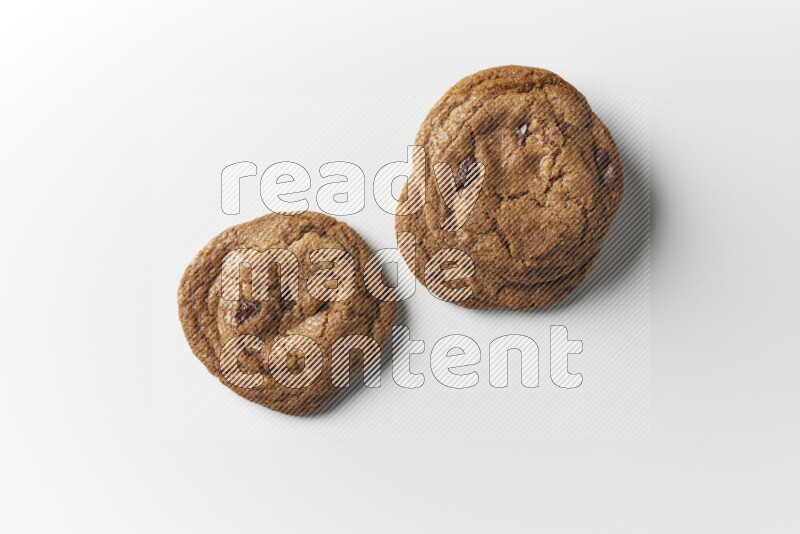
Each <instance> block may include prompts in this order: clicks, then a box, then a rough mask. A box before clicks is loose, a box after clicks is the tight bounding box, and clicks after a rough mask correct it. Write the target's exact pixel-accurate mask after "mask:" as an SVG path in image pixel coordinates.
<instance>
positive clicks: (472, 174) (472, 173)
mask: <svg viewBox="0 0 800 534" xmlns="http://www.w3.org/2000/svg"><path fill="white" fill-rule="evenodd" d="M475 164H476V161H475V155H474V154H470V155H469V156H467V157H466V158H464V159H463V160H462V161H461V163H460V164H459V165H458V174H457V175H456V191H461V190H462V189H464V188H465V187H467V186H468V185H469V184H470V183H472V182H473V181H475V179H476V178H478V176H479V175H480V171H479V169H478V166H477V165H475Z"/></svg>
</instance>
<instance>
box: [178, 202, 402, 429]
mask: <svg viewBox="0 0 800 534" xmlns="http://www.w3.org/2000/svg"><path fill="white" fill-rule="evenodd" d="M244 249H251V250H254V251H260V252H262V253H263V252H264V251H269V250H273V249H278V250H288V251H290V252H292V253H293V254H294V256H295V257H296V258H297V261H298V263H297V267H298V268H297V275H298V276H297V278H296V280H297V290H296V291H295V292H294V293H292V292H288V293H287V291H286V288H287V287H289V285H288V284H284V274H286V273H283V272H282V273H281V275H280V282H281V283H280V284H279V283H278V280H277V277H276V276H273V275H274V274H277V269H275V268H273V269H272V271H271V272H270V274H269V278H268V279H267V280H268V283H267V284H264V285H265V287H264V288H263V289H262V290H261V291H260V292H259V291H258V290H257V288H256V286H255V285H254V282H255V281H256V280H255V277H254V276H253V273H254V271H253V270H252V265H251V264H252V263H254V262H253V261H251V262H250V264H248V263H242V264H241V265H243V266H244V269H243V272H244V274H243V275H242V276H241V279H239V278H238V276H237V277H236V278H235V280H236V281H237V282H238V287H237V288H236V289H237V290H238V291H237V293H236V295H237V298H236V299H231V298H229V296H230V295H228V294H227V293H226V286H225V284H226V283H229V280H231V278H228V277H224V276H223V273H224V272H225V273H227V272H229V271H224V269H228V268H229V267H228V265H229V264H227V263H226V256H228V255H229V253H232V252H234V253H235V251H240V250H244ZM325 249H338V250H342V251H345V252H346V253H347V254H348V255H349V257H350V258H352V261H353V263H352V265H353V266H354V270H355V276H353V277H352V278H350V277H348V278H347V279H346V280H345V279H344V278H342V277H337V276H335V275H331V273H334V272H335V270H334V267H336V266H337V264H338V260H337V261H320V258H314V259H315V261H312V255H313V254H315V253H317V252H316V251H324V250H325ZM370 254H371V252H370V250H369V248H368V247H367V245H366V243H364V241H363V240H362V239H361V237H360V236H359V235H358V234H357V233H356V232H355V231H354V230H353V229H351V228H350V227H349V226H347V225H346V224H345V223H343V222H339V221H337V220H336V219H334V218H332V217H329V216H327V215H323V214H319V213H301V214H292V215H282V214H270V215H266V216H264V217H261V218H258V219H255V220H253V221H250V222H247V223H244V224H240V225H238V226H234V227H231V228H229V229H227V230H225V231H224V232H222V233H221V234H220V235H218V236H217V237H215V238H214V239H213V240H211V242H210V243H209V244H208V245H206V246H205V247H204V248H203V249H202V250H201V251H200V252H199V253H198V255H197V257H196V258H195V259H194V260H193V261H192V263H191V264H190V265H189V267H187V269H186V272H185V273H184V275H183V279H182V280H181V283H180V287H179V289H178V308H179V314H180V320H181V324H182V325H183V330H184V334H185V335H186V339H187V341H188V342H189V345H190V346H191V348H192V351H193V352H194V354H195V355H196V356H197V357H198V358H199V359H200V361H201V362H202V363H203V364H204V365H205V366H206V368H207V369H208V370H209V371H210V372H211V373H212V374H213V375H214V376H216V377H218V378H219V379H220V381H221V382H222V383H223V384H225V385H226V386H228V387H229V388H231V389H232V390H233V391H235V392H236V393H237V394H239V395H241V396H242V397H245V398H246V399H249V400H251V401H253V402H257V403H259V404H261V405H264V406H266V407H268V408H271V409H273V410H277V411H280V412H283V413H287V414H292V415H301V414H307V413H311V412H314V411H316V410H318V409H320V408H321V407H323V406H324V405H325V404H327V403H328V402H329V401H330V400H332V399H333V397H335V396H336V394H337V393H339V392H340V391H341V390H342V388H341V387H337V386H336V385H334V384H333V382H332V380H331V375H332V358H331V350H332V346H333V345H334V343H335V342H336V341H337V340H338V339H341V338H343V337H344V336H349V335H365V336H369V337H371V338H372V339H374V340H375V341H376V342H377V344H378V346H379V347H383V345H384V344H385V342H386V340H387V339H388V336H389V332H390V329H391V326H392V322H393V320H394V315H395V304H394V303H393V302H383V301H380V300H377V299H375V298H373V297H372V296H371V295H370V294H369V292H368V291H367V290H366V288H365V285H364V279H363V270H364V266H365V265H366V263H367V259H368V258H369V256H370ZM243 257H244V258H245V259H246V258H247V256H246V255H245V256H243ZM234 263H235V265H236V269H237V271H236V272H237V274H238V272H239V271H238V269H239V262H238V260H237V261H236V262H234ZM248 267H249V268H250V270H249V271H248ZM281 270H283V268H281ZM323 270H324V273H323V272H322V271H323ZM248 273H249V274H248ZM315 278H316V279H320V278H321V279H327V282H325V283H323V284H322V285H320V286H319V287H317V288H316V291H315V288H314V287H312V291H311V292H309V286H310V285H312V286H313V284H314V282H313V280H314V279H315ZM331 278H334V279H336V280H335V281H332V280H331ZM262 281H263V280H262ZM337 286H338V287H339V288H342V289H346V294H347V298H345V299H344V300H331V301H326V300H319V299H317V298H314V296H312V294H313V295H317V296H319V295H320V291H325V290H326V288H327V289H329V290H330V289H331V288H332V289H336V287H337ZM343 295H344V294H343ZM239 336H255V338H257V339H258V340H260V341H261V342H263V347H261V348H260V349H259V350H255V349H254V346H253V345H252V344H250V345H249V346H244V345H242V346H241V347H239V348H241V349H242V350H240V351H238V353H237V355H236V356H234V358H235V360H234V361H233V363H232V365H236V366H237V369H236V371H237V372H238V373H240V374H241V376H244V377H245V381H240V382H234V383H232V381H231V380H229V379H228V378H226V375H225V373H223V367H224V362H225V359H224V357H223V358H222V362H223V366H221V356H222V355H223V354H224V351H223V348H224V347H230V346H231V344H233V343H238V339H241V338H239ZM285 336H305V337H307V338H310V339H311V340H313V341H314V342H315V343H316V344H317V345H318V346H319V347H320V349H321V372H320V375H319V376H318V377H317V378H316V379H315V380H314V381H313V382H311V383H310V385H307V386H306V387H287V386H285V385H284V383H285V382H283V383H281V382H279V381H276V380H275V378H273V376H272V374H271V373H270V371H271V370H272V369H274V367H272V366H273V365H274V364H275V361H274V355H271V348H272V347H273V344H274V343H275V342H276V341H278V340H279V339H282V338H284V337H285ZM231 340H236V341H231ZM259 347H260V344H259ZM259 347H256V349H258V348H259ZM226 350H227V349H226ZM271 358H273V360H271ZM347 358H349V376H350V383H353V377H355V376H356V375H357V374H358V373H360V372H361V371H362V370H363V365H364V360H363V353H362V352H361V351H358V350H354V351H350V353H349V354H348V356H347ZM307 361H308V360H307V358H305V354H301V353H300V352H298V351H292V352H289V353H288V355H286V357H285V358H284V359H283V360H282V361H281V362H280V363H281V364H282V365H285V371H286V373H288V375H291V374H292V373H302V371H303V369H304V368H305V365H306V364H307ZM249 377H252V379H250V378H249Z"/></svg>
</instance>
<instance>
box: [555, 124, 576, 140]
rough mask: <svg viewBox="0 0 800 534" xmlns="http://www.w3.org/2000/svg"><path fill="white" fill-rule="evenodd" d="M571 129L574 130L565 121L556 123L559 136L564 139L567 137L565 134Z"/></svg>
mask: <svg viewBox="0 0 800 534" xmlns="http://www.w3.org/2000/svg"><path fill="white" fill-rule="evenodd" d="M572 128H574V126H572V124H570V123H568V122H566V121H564V122H559V123H558V129H559V130H561V135H563V136H564V137H566V136H567V132H569V131H570V130H571V129H572Z"/></svg>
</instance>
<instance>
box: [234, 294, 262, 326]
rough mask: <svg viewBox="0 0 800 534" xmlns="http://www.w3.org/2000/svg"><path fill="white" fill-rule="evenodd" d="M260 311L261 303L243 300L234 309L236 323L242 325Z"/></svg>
mask: <svg viewBox="0 0 800 534" xmlns="http://www.w3.org/2000/svg"><path fill="white" fill-rule="evenodd" d="M260 312H261V303H260V302H253V301H250V300H243V301H242V302H240V303H239V307H238V308H237V309H236V324H237V325H238V326H241V325H243V324H244V323H246V322H247V321H249V320H250V319H252V318H253V317H256V316H257V315H258V314H259V313H260Z"/></svg>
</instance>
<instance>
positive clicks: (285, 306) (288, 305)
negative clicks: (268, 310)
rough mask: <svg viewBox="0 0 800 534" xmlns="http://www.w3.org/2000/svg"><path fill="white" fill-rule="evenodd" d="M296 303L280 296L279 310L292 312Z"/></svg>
mask: <svg viewBox="0 0 800 534" xmlns="http://www.w3.org/2000/svg"><path fill="white" fill-rule="evenodd" d="M296 304H297V302H295V301H293V300H289V299H287V298H285V297H283V296H281V309H282V310H284V311H292V310H293V309H294V307H295V305H296Z"/></svg>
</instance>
